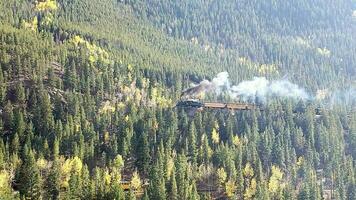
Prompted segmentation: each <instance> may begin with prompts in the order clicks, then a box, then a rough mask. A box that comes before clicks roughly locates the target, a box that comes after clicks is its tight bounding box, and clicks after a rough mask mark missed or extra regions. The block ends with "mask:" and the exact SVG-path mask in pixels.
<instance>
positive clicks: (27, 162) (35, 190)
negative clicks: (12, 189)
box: [17, 145, 42, 200]
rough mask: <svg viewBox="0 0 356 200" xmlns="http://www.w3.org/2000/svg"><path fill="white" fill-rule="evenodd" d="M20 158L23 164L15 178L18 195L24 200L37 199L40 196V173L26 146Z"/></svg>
mask: <svg viewBox="0 0 356 200" xmlns="http://www.w3.org/2000/svg"><path fill="white" fill-rule="evenodd" d="M22 158H23V159H22V160H23V164H22V165H21V167H20V169H19V170H20V171H19V176H18V178H17V180H18V181H19V190H20V195H21V196H22V197H23V198H26V199H31V200H32V199H33V200H35V199H39V198H41V196H42V194H41V192H42V189H41V179H40V173H39V170H38V168H37V166H36V160H35V157H34V154H33V152H32V150H29V149H28V148H27V146H26V145H25V147H24V150H23V156H22Z"/></svg>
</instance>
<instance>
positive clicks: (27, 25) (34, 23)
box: [24, 17, 38, 32]
mask: <svg viewBox="0 0 356 200" xmlns="http://www.w3.org/2000/svg"><path fill="white" fill-rule="evenodd" d="M24 23H25V28H28V29H31V30H32V31H35V32H37V26H38V19H37V17H34V18H33V20H32V22H24Z"/></svg>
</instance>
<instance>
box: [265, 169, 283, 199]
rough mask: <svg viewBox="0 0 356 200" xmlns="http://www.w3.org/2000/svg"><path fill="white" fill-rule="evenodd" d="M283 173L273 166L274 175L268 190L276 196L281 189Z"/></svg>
mask: <svg viewBox="0 0 356 200" xmlns="http://www.w3.org/2000/svg"><path fill="white" fill-rule="evenodd" d="M282 178H283V172H282V171H281V169H279V168H278V167H276V166H272V175H271V177H270V179H269V183H268V190H269V191H270V192H271V193H273V194H276V193H277V192H278V191H279V190H280V189H281V185H282V184H281V182H282Z"/></svg>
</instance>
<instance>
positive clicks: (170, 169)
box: [167, 158, 174, 177]
mask: <svg viewBox="0 0 356 200" xmlns="http://www.w3.org/2000/svg"><path fill="white" fill-rule="evenodd" d="M173 167H174V160H173V159H172V158H169V159H168V161H167V177H171V174H172V172H173Z"/></svg>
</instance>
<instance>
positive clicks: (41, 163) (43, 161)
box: [36, 158, 48, 170]
mask: <svg viewBox="0 0 356 200" xmlns="http://www.w3.org/2000/svg"><path fill="white" fill-rule="evenodd" d="M36 163H37V166H38V168H39V169H40V170H44V169H45V168H46V167H47V164H48V162H47V160H46V159H43V158H39V159H38V160H37V162H36Z"/></svg>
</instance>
